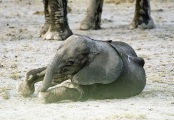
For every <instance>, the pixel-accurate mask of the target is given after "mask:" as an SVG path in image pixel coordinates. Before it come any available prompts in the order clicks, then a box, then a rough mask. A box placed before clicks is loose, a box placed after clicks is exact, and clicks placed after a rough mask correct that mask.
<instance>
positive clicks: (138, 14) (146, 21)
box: [129, 0, 155, 29]
mask: <svg viewBox="0 0 174 120" xmlns="http://www.w3.org/2000/svg"><path fill="white" fill-rule="evenodd" d="M150 13H151V9H150V1H149V0H136V6H135V15H134V18H133V21H132V23H131V24H130V26H129V29H134V28H137V27H142V28H143V29H152V28H154V27H155V25H154V22H153V19H152V18H151V15H150Z"/></svg>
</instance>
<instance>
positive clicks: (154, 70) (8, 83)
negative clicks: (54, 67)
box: [0, 0, 174, 120]
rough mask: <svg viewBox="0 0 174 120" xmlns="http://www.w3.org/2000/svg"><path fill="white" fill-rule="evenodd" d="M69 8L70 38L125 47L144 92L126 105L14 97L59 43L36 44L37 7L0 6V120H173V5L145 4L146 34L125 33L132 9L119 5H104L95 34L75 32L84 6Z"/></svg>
mask: <svg viewBox="0 0 174 120" xmlns="http://www.w3.org/2000/svg"><path fill="white" fill-rule="evenodd" d="M75 5H76V6H75ZM70 6H71V8H72V12H71V13H69V16H68V17H69V23H70V27H71V28H72V30H73V32H74V33H76V34H83V35H88V36H91V37H92V38H95V39H102V40H110V39H111V40H117V41H124V42H127V43H129V44H130V45H131V46H132V47H133V48H134V49H135V50H136V52H137V53H138V55H139V56H141V57H143V58H144V59H145V61H146V64H145V70H146V73H147V86H146V87H145V89H144V91H143V92H142V93H141V94H140V95H138V96H135V97H132V98H129V99H113V100H88V101H86V102H69V101H68V102H67V101H64V102H59V103H55V104H46V105H45V104H41V103H40V101H39V100H38V99H37V94H36V93H35V94H34V95H33V96H32V97H29V98H23V97H21V96H19V95H18V94H17V91H16V85H17V84H19V83H20V82H21V81H22V80H23V79H24V78H25V74H26V72H27V71H28V70H30V69H33V68H37V67H41V66H44V65H46V64H48V63H49V61H50V60H51V59H52V57H53V56H54V54H55V51H56V48H57V46H58V45H59V44H60V42H58V41H43V40H42V39H41V38H39V30H40V28H41V26H42V25H43V23H44V17H43V15H42V14H39V13H40V11H42V10H43V6H42V3H41V1H36V0H35V1H34V0H29V1H26V2H25V1H23V2H19V1H18V0H14V1H12V0H0V119H1V120H11V119H14V120H40V119H42V120H61V119H63V120H64V119H74V120H89V119H90V120H116V119H118V120H120V119H123V120H125V119H132V120H135V119H149V120H172V119H174V48H173V47H174V15H173V13H174V2H173V1H172V0H170V2H159V1H158V2H154V1H152V2H151V7H152V17H153V19H154V21H155V24H156V28H155V29H152V30H141V29H136V30H128V29H127V28H128V24H129V23H130V22H131V20H132V18H133V14H134V4H132V3H123V4H117V5H115V4H105V5H104V12H103V16H102V18H103V20H102V29H101V30H98V31H94V30H91V31H80V30H79V23H80V20H82V18H83V16H84V13H85V8H86V7H84V6H86V1H83V2H82V1H81V0H75V1H73V2H70ZM37 86H38V85H36V87H37Z"/></svg>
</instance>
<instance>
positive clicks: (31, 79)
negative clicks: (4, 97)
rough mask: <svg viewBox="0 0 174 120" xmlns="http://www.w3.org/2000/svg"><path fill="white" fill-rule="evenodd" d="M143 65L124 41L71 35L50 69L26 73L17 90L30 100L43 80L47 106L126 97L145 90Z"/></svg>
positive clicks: (43, 95) (40, 94) (41, 90)
mask: <svg viewBox="0 0 174 120" xmlns="http://www.w3.org/2000/svg"><path fill="white" fill-rule="evenodd" d="M143 66H144V60H143V59H142V58H139V57H137V55H136V53H135V51H134V50H133V49H132V47H131V46H129V45H128V44H126V43H124V42H116V41H105V42H104V41H98V40H93V39H91V38H89V37H85V36H77V35H72V36H70V37H69V38H67V40H66V41H64V42H63V43H62V45H61V46H60V47H59V48H58V51H57V53H56V55H55V57H54V59H53V60H52V62H51V63H50V65H49V66H48V67H43V68H38V69H33V70H30V71H29V72H28V73H27V76H26V80H24V81H22V83H21V84H20V85H19V86H18V91H19V92H20V93H21V94H22V95H23V96H25V97H27V96H29V95H31V94H33V93H34V90H35V88H34V84H35V83H36V82H39V81H42V80H43V82H42V84H41V86H39V88H38V92H39V97H40V98H41V100H42V101H43V102H44V103H52V102H58V101H60V100H74V101H76V100H87V99H89V98H92V99H112V98H127V97H131V96H134V95H138V94H139V93H141V92H142V90H143V89H144V87H145V84H146V77H145V71H144V69H143ZM68 79H69V80H68ZM55 85H57V86H55Z"/></svg>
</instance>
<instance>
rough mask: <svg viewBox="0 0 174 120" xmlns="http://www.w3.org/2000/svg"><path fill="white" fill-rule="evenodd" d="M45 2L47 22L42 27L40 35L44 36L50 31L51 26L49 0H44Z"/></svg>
mask: <svg viewBox="0 0 174 120" xmlns="http://www.w3.org/2000/svg"><path fill="white" fill-rule="evenodd" d="M43 4H44V15H45V23H44V26H43V27H42V28H41V31H40V37H44V35H45V33H46V32H47V31H48V29H49V26H50V15H49V11H48V0H43Z"/></svg>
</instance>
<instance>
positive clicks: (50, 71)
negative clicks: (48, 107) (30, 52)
mask: <svg viewBox="0 0 174 120" xmlns="http://www.w3.org/2000/svg"><path fill="white" fill-rule="evenodd" d="M58 65H59V64H58V60H57V57H55V58H54V59H53V61H52V63H51V64H50V65H49V66H48V68H47V70H46V74H45V77H44V80H43V82H42V85H41V87H40V88H39V90H38V91H39V92H45V91H46V90H47V89H48V88H49V87H50V86H51V83H52V80H53V78H54V75H55V73H56V71H57V67H58Z"/></svg>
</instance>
